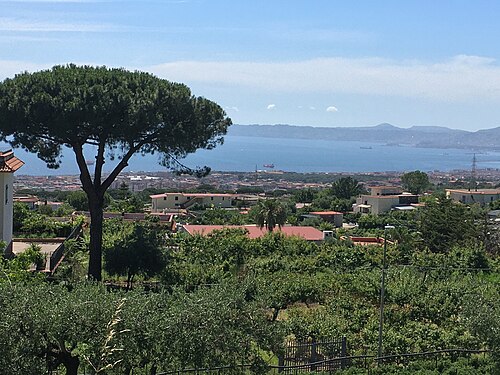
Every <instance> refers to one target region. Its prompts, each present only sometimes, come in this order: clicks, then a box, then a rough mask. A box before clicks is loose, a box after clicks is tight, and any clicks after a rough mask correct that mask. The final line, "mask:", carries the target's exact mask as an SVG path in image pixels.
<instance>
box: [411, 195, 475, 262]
mask: <svg viewBox="0 0 500 375" xmlns="http://www.w3.org/2000/svg"><path fill="white" fill-rule="evenodd" d="M418 230H419V231H420V233H421V236H422V243H423V245H424V246H426V247H427V248H428V249H429V250H431V251H432V252H439V253H447V252H448V251H449V250H450V249H451V248H452V247H453V246H454V245H456V244H460V243H467V241H471V242H477V241H478V240H479V239H480V234H481V232H480V226H479V224H478V222H477V221H476V217H475V215H474V211H473V210H471V209H469V208H468V207H467V206H464V205H461V204H455V203H454V202H452V201H451V200H449V199H439V200H434V201H429V202H427V204H426V205H425V207H422V208H421V209H420V210H419V217H418Z"/></svg>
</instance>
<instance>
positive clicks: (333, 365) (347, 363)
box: [156, 349, 491, 375]
mask: <svg viewBox="0 0 500 375" xmlns="http://www.w3.org/2000/svg"><path fill="white" fill-rule="evenodd" d="M490 352H491V351H489V350H475V349H443V350H436V351H429V352H420V353H403V354H391V355H385V356H381V357H377V356H376V355H369V354H367V355H356V356H343V357H336V358H330V359H325V360H320V361H315V362H309V363H307V364H295V365H286V366H285V365H268V366H267V368H268V374H277V373H283V372H285V373H289V374H303V373H310V372H321V373H323V374H327V373H328V374H332V373H335V372H337V371H339V370H341V369H343V368H351V367H354V368H361V369H372V368H374V367H376V366H379V367H380V366H384V365H391V364H400V365H401V364H403V365H408V364H409V363H410V362H411V361H414V360H418V359H422V358H425V359H430V358H433V359H435V360H436V367H437V365H438V361H439V359H440V358H442V357H443V356H445V355H448V356H449V357H450V358H451V359H452V360H456V359H458V358H464V357H469V356H471V355H472V354H487V353H490ZM339 363H343V364H344V367H343V368H341V367H339ZM252 368H253V365H251V364H241V365H227V366H219V367H210V368H188V369H178V370H170V371H164V372H158V373H156V375H174V374H178V375H181V374H217V375H219V374H237V373H241V374H243V373H249V371H250V372H251V369H252Z"/></svg>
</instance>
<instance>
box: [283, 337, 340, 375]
mask: <svg viewBox="0 0 500 375" xmlns="http://www.w3.org/2000/svg"><path fill="white" fill-rule="evenodd" d="M346 356H347V340H346V338H345V337H342V338H340V339H320V340H316V339H315V338H312V339H311V340H308V341H300V342H297V341H289V342H287V344H286V346H285V355H284V356H282V357H280V358H279V368H280V370H281V371H280V372H284V373H285V374H288V373H293V372H296V371H297V369H301V370H304V371H332V370H338V369H344V368H345V367H346V366H347V361H346V360H338V358H339V357H340V358H343V357H346Z"/></svg>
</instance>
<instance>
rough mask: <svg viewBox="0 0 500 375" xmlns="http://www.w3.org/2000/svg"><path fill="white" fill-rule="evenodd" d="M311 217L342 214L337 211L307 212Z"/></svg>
mask: <svg viewBox="0 0 500 375" xmlns="http://www.w3.org/2000/svg"><path fill="white" fill-rule="evenodd" d="M309 213H310V214H311V215H318V216H322V215H325V216H331V215H342V212H337V211H313V212H309Z"/></svg>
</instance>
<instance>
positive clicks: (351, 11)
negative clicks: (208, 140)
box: [0, 0, 500, 131]
mask: <svg viewBox="0 0 500 375" xmlns="http://www.w3.org/2000/svg"><path fill="white" fill-rule="evenodd" d="M0 6H1V8H2V14H1V16H0V31H1V32H2V34H1V35H0V80H3V79H5V78H7V77H12V76H14V75H15V74H16V73H19V72H21V71H25V70H27V71H36V70H40V69H46V68H49V67H51V66H53V65H56V64H67V63H70V62H72V63H76V64H92V65H107V66H110V67H124V68H127V69H138V70H143V71H148V72H151V73H153V74H155V75H157V76H159V77H162V78H166V79H169V80H172V81H178V82H183V83H186V84H187V85H188V86H189V87H190V88H191V89H192V91H193V93H194V94H195V95H201V96H204V97H207V98H209V99H212V100H214V101H216V102H217V103H219V104H220V105H221V106H222V107H223V108H225V110H226V111H227V113H228V115H229V116H230V117H231V118H232V119H233V121H234V123H240V124H276V123H281V124H304V125H309V126H315V127H344V126H347V127H359V126H369V125H370V124H379V123H384V122H387V123H390V124H396V125H397V126H398V127H403V128H407V127H411V126H413V125H423V126H443V127H448V128H452V129H460V130H469V131H475V130H478V129H489V128H494V127H497V126H499V125H500V105H499V104H500V45H499V44H498V43H497V38H496V36H497V35H500V23H498V20H497V18H498V17H497V15H498V14H500V2H492V1H487V0H478V1H474V2H470V1H464V0H457V1H447V0H444V1H439V2H436V1H430V0H409V1H405V2H401V1H395V0H386V1H383V2H373V1H369V0H360V1H357V2H351V1H335V2H334V1H329V0H315V1H310V2H304V1H299V0H288V1H282V0H276V1H271V2H269V1H263V0H255V1H252V2H249V1H242V0H235V1H231V2H228V1H224V0H165V1H158V0H142V1H139V0H0Z"/></svg>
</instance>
